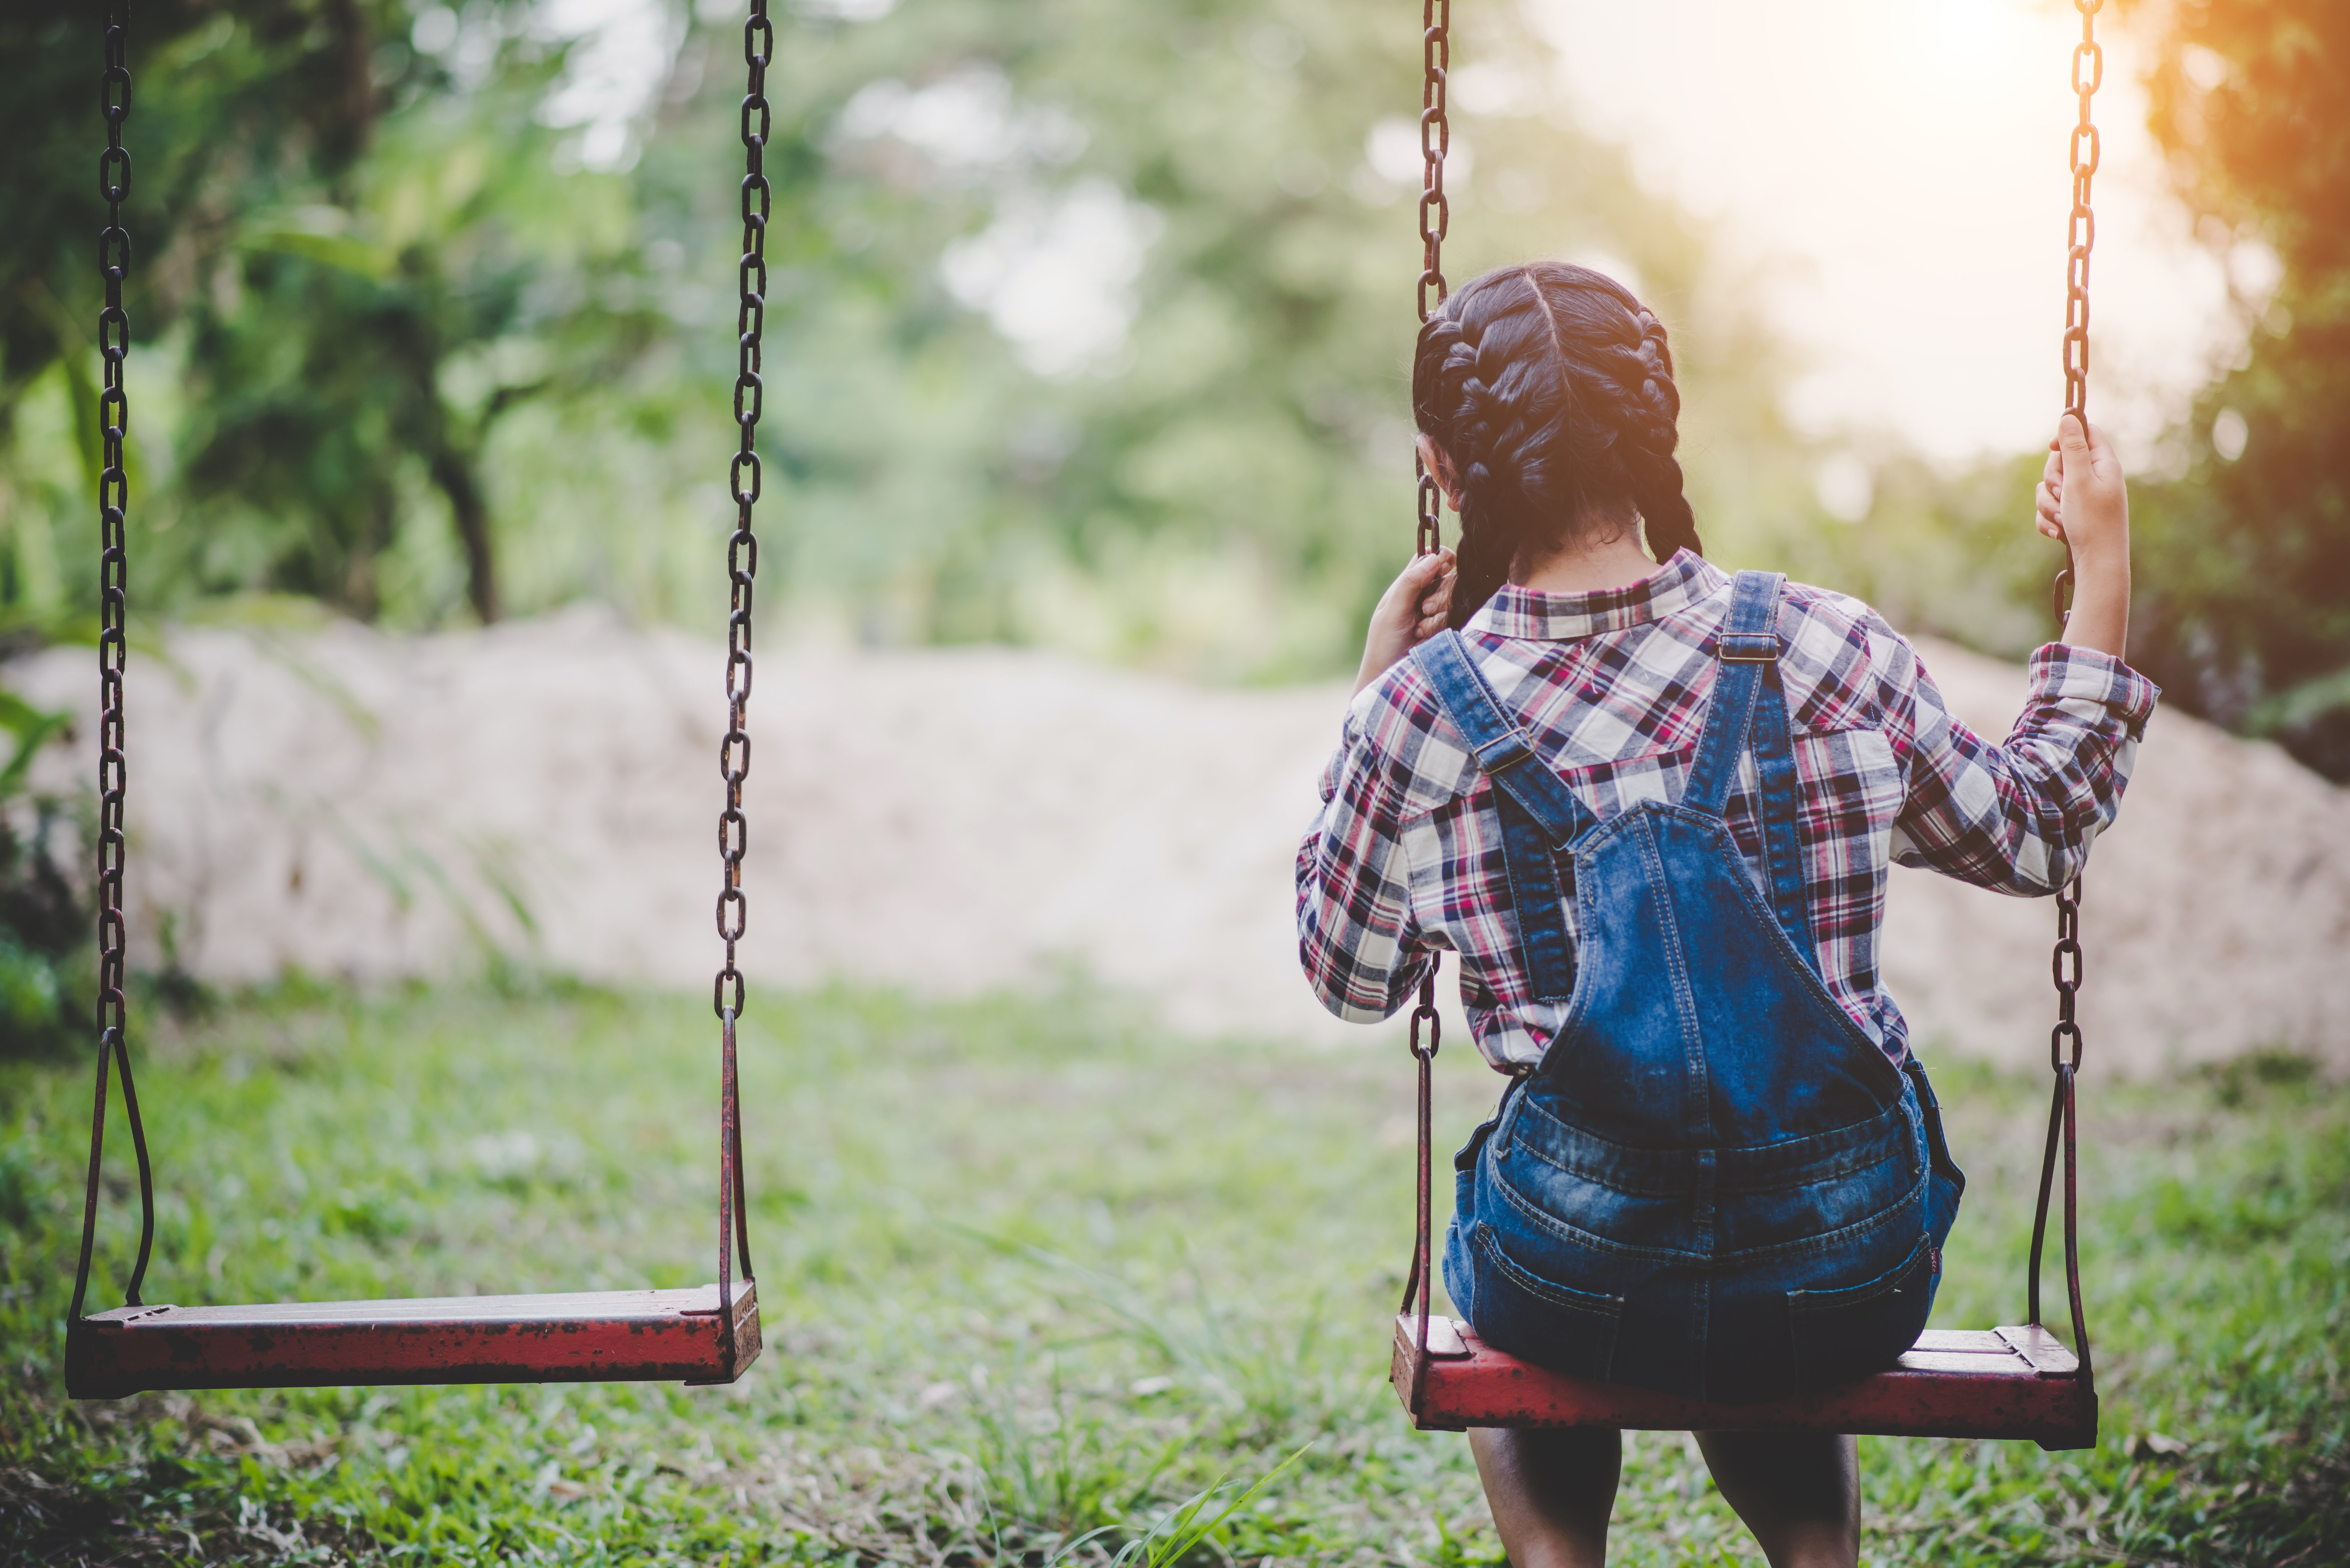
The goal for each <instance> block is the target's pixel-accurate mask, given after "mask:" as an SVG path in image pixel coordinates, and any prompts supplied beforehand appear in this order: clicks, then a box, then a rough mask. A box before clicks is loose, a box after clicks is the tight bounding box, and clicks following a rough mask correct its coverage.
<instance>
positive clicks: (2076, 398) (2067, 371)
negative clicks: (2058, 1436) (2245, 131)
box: [2048, 0, 2106, 1067]
mask: <svg viewBox="0 0 2350 1568" xmlns="http://www.w3.org/2000/svg"><path fill="white" fill-rule="evenodd" d="M2104 6H2105V0H2073V7H2074V10H2076V11H2078V12H2080V14H2081V41H2080V42H2079V43H2078V44H2076V45H2074V47H2073V93H2074V97H2075V98H2077V99H2080V104H2081V118H2080V119H2079V121H2078V122H2077V123H2075V124H2074V128H2073V136H2072V142H2071V147H2070V154H2071V162H2072V166H2073V213H2072V217H2071V218H2070V220H2068V222H2067V223H2066V224H2065V232H2064V240H2065V251H2064V411H2065V412H2066V413H2068V414H2071V415H2073V416H2074V417H2075V418H2077V419H2078V420H2079V421H2081V428H2082V431H2083V432H2084V433H2086V431H2087V430H2088V423H2089V251H2090V248H2091V247H2092V246H2093V245H2095V244H2096V239H2097V218H2096V213H2095V212H2094V211H2092V210H2091V208H2090V205H2089V183H2090V181H2091V180H2092V179H2093V178H2094V177H2095V174H2096V172H2097V161H2098V158H2099V156H2100V146H2099V142H2098V139H2097V127H2096V123H2095V121H2094V120H2092V119H2090V118H2089V100H2090V99H2091V97H2092V96H2094V95H2095V92H2096V90H2097V87H2098V84H2099V83H2101V82H2103V81H2104V80H2105V78H2106V53H2105V50H2104V49H2103V48H2101V47H2098V44H2097V13H2098V12H2099V11H2100V10H2102V9H2103V8H2104ZM2072 586H2073V549H2072V546H2071V545H2069V544H2068V545H2065V547H2064V569H2063V570H2062V571H2060V572H2058V573H2057V574H2056V582H2055V585H2054V589H2053V590H2052V591H2053V593H2054V603H2055V610H2056V623H2057V625H2058V626H2059V627H2062V626H2064V624H2065V623H2066V622H2067V621H2068V620H2070V619H2071V616H2072V610H2071V607H2070V604H2069V602H2068V601H2069V599H2070V597H2071V593H2070V590H2071V588H2072ZM2080 919H2081V878H2080V877H2079V876H2077V875H2075V876H2074V877H2073V879H2072V881H2071V882H2070V883H2069V884H2068V885H2067V886H2065V887H2063V888H2058V889H2057V892H2056V950H2055V952H2054V955H2053V956H2052V957H2051V958H2050V960H2049V969H2050V972H2051V973H2052V974H2053V975H2054V977H2055V981H2056V1027H2055V1029H2054V1031H2053V1032H2052V1033H2050V1035H2049V1038H2048V1054H2049V1060H2050V1064H2051V1065H2054V1064H2057V1063H2058V1062H2060V1061H2061V1060H2062V1059H2063V1057H2064V1055H2065V1054H2066V1047H2067V1046H2068V1045H2069V1047H2070V1055H2071V1059H2072V1064H2073V1065H2074V1066H2075V1067H2077V1066H2079V1065H2080V1064H2081V1026H2080V1024H2079V1023H2076V1022H2075V1021H2074V996H2075V994H2076V993H2077V992H2079V991H2080V989H2081V942H2080Z"/></svg>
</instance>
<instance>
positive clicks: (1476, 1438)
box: [1469, 1427, 1624, 1568]
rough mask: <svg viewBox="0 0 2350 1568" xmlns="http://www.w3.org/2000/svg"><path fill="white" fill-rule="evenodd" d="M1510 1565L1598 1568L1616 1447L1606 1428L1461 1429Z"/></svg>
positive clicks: (1620, 1460)
mask: <svg viewBox="0 0 2350 1568" xmlns="http://www.w3.org/2000/svg"><path fill="white" fill-rule="evenodd" d="M1469 1448H1470V1449H1471V1452H1473V1453H1474V1454H1475V1455H1476V1456H1477V1474H1478V1476H1479V1478H1480V1479H1481V1480H1483V1481H1484V1483H1485V1502H1486V1505H1487V1506H1488V1507H1490V1508H1491V1509H1492V1511H1493V1528H1494V1529H1495V1530H1497V1531H1499V1532H1501V1535H1502V1549H1503V1551H1505V1552H1508V1553H1509V1554H1510V1568H1599V1565H1600V1564H1601V1563H1605V1562H1607V1515H1608V1513H1609V1512H1610V1511H1612V1510H1613V1509H1614V1508H1615V1506H1616V1478H1617V1474H1618V1473H1619V1472H1620V1471H1621V1470H1622V1469H1623V1468H1624V1448H1623V1442H1622V1439H1621V1438H1620V1436H1619V1435H1618V1434H1617V1431H1616V1430H1615V1428H1612V1427H1611V1428H1603V1429H1580V1428H1572V1429H1566V1430H1540V1429H1534V1430H1523V1431H1514V1430H1507V1429H1503V1428H1490V1427H1486V1428H1477V1429H1475V1430H1472V1431H1471V1433H1470V1434H1469Z"/></svg>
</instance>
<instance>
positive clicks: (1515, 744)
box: [1477, 735, 1534, 777]
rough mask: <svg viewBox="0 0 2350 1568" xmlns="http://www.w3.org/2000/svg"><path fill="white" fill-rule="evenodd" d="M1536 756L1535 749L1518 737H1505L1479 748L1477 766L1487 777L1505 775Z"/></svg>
mask: <svg viewBox="0 0 2350 1568" xmlns="http://www.w3.org/2000/svg"><path fill="white" fill-rule="evenodd" d="M1533 755H1534V748H1533V747H1532V746H1529V745H1527V744H1526V742H1524V740H1523V738H1521V737H1519V736H1517V735H1503V737H1502V738H1501V739H1499V740H1497V741H1488V742H1485V744H1483V745H1482V746H1480V747H1478V748H1477V766H1478V767H1479V768H1480V769H1481V770H1482V771H1483V772H1484V774H1486V776H1487V777H1491V776H1492V775H1493V774H1498V773H1505V772H1507V771H1508V770H1509V769H1511V768H1513V767H1516V766H1517V765H1518V764H1519V763H1523V762H1524V761H1525V760H1526V759H1527V758H1529V757H1531V756H1533Z"/></svg>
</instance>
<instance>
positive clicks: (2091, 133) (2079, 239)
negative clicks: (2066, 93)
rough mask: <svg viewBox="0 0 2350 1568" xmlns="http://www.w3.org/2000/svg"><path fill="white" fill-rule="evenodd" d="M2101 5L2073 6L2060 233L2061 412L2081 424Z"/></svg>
mask: <svg viewBox="0 0 2350 1568" xmlns="http://www.w3.org/2000/svg"><path fill="white" fill-rule="evenodd" d="M2105 3H2106V0H2073V7H2074V10H2076V11H2078V12H2080V14H2081V41H2080V42H2079V43H2078V44H2075V45H2074V47H2073V92H2074V96H2075V97H2076V98H2078V99H2080V100H2081V118H2080V120H2079V122H2078V123H2077V124H2075V125H2074V127H2073V140H2072V147H2071V154H2072V164H2073V213H2072V217H2071V219H2070V220H2069V221H2068V222H2067V223H2066V225H2065V231H2064V244H2065V261H2064V410H2065V412H2067V413H2071V414H2077V415H2079V416H2080V418H2081V419H2082V420H2083V421H2084V422H2085V421H2087V419H2088V417H2089V249H2090V247H2091V246H2092V245H2094V244H2096V240H2097V218H2096V214H2095V213H2093V212H2092V211H2090V208H2089V182H2090V181H2091V180H2092V179H2093V178H2095V175H2096V172H2097V161H2098V158H2099V156H2100V154H2101V145H2100V142H2099V140H2098V137H2097V127H2096V124H2095V121H2093V120H2092V119H2090V118H2089V99H2090V98H2091V97H2092V96H2094V95H2095V92H2096V90H2097V87H2098V84H2099V83H2101V82H2103V81H2104V80H2105V79H2106V52H2105V50H2104V49H2103V48H2101V47H2098V44H2097V13H2098V12H2099V11H2100V10H2102V9H2104V7H2105ZM2084 70H2085V71H2086V72H2087V73H2088V74H2087V75H2086V76H2084V75H2083V74H2082V73H2083V71H2084Z"/></svg>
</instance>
